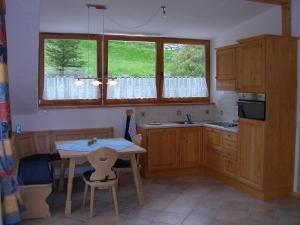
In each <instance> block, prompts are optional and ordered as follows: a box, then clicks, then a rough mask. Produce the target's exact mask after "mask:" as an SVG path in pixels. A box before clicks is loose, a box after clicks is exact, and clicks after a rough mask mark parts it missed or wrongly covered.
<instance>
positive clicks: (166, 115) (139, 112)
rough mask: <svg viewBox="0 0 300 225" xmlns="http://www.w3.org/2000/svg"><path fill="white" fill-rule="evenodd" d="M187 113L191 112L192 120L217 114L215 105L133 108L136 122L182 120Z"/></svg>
mask: <svg viewBox="0 0 300 225" xmlns="http://www.w3.org/2000/svg"><path fill="white" fill-rule="evenodd" d="M187 113H189V114H191V116H192V120H216V119H218V116H219V112H218V110H217V107H216V105H184V106H151V107H147V106H146V107H142V106H141V107H136V108H135V114H136V120H137V123H138V124H142V123H150V122H171V121H182V120H186V114H187Z"/></svg>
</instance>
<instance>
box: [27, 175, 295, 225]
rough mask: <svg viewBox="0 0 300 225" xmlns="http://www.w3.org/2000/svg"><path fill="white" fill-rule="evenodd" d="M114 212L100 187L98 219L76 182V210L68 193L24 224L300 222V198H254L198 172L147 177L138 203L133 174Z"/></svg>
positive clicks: (57, 196)
mask: <svg viewBox="0 0 300 225" xmlns="http://www.w3.org/2000/svg"><path fill="white" fill-rule="evenodd" d="M122 178H123V179H122V180H121V186H120V188H119V192H118V197H119V204H120V207H121V209H120V211H121V213H120V216H119V217H116V216H115V215H114V212H113V207H112V205H111V203H110V198H109V196H108V192H107V191H97V193H96V197H95V210H94V214H95V216H94V218H92V219H89V218H88V214H89V213H88V207H87V208H82V206H81V202H82V192H83V183H82V181H81V179H78V180H77V181H76V184H75V186H76V188H75V190H74V192H73V213H72V215H70V216H65V215H64V201H65V193H54V194H52V195H51V197H50V198H49V203H50V207H51V213H52V217H51V218H50V219H45V220H28V221H24V222H22V223H21V225H179V224H181V225H300V199H296V198H287V199H280V200H276V201H272V202H263V201H259V200H256V199H254V198H252V197H251V196H249V195H248V194H244V193H242V192H240V191H239V190H237V189H235V188H233V187H230V186H228V185H226V184H224V183H222V182H220V181H218V180H216V179H214V178H211V177H208V176H204V175H197V176H182V177H168V178H164V179H155V180H146V181H144V191H145V205H144V206H142V207H140V206H138V204H137V201H136V196H135V192H134V186H133V182H132V180H131V177H129V176H128V177H127V176H126V177H124V176H123V177H122Z"/></svg>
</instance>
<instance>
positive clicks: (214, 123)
mask: <svg viewBox="0 0 300 225" xmlns="http://www.w3.org/2000/svg"><path fill="white" fill-rule="evenodd" d="M207 124H210V125H215V126H220V127H226V128H228V127H237V124H236V123H230V122H208V123H207Z"/></svg>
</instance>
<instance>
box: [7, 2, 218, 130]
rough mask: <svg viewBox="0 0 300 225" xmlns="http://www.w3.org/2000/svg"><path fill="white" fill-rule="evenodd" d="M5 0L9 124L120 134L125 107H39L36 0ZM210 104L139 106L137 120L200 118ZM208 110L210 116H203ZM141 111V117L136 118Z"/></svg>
mask: <svg viewBox="0 0 300 225" xmlns="http://www.w3.org/2000/svg"><path fill="white" fill-rule="evenodd" d="M6 3H7V36H8V69H9V79H10V100H11V109H12V120H13V127H15V125H16V124H21V125H22V128H23V130H24V131H26V130H47V129H73V128H74V129H75V128H95V127H110V126H111V127H114V130H115V135H116V136H123V134H124V129H125V118H126V117H125V112H126V109H127V107H110V108H109V107H104V108H77V109H74V108H73V109H71V108H69V109H48V110H39V109H38V107H37V99H38V96H37V93H38V44H39V41H38V39H39V20H40V16H39V12H40V0H26V1H24V0H13V1H10V0H9V1H6ZM214 108H215V107H214V106H201V107H199V106H178V107H177V106H172V107H143V108H139V113H137V119H138V121H140V122H153V121H155V120H157V111H158V110H159V115H160V120H161V121H171V120H180V119H183V118H184V117H183V116H181V117H180V116H176V112H177V111H178V110H181V111H182V112H183V114H185V113H192V116H193V117H194V118H197V119H201V118H202V117H201V116H200V115H203V119H208V118H211V116H212V115H214V113H213V109H214ZM206 109H210V112H211V113H210V115H206V114H205V115H204V114H203V112H205V110H206ZM141 112H145V115H146V116H145V117H140V115H141Z"/></svg>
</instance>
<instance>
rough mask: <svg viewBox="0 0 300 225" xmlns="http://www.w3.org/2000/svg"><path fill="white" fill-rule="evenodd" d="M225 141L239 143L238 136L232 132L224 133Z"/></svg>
mask: <svg viewBox="0 0 300 225" xmlns="http://www.w3.org/2000/svg"><path fill="white" fill-rule="evenodd" d="M223 139H226V140H229V141H233V142H237V134H236V133H232V132H224V133H223Z"/></svg>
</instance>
